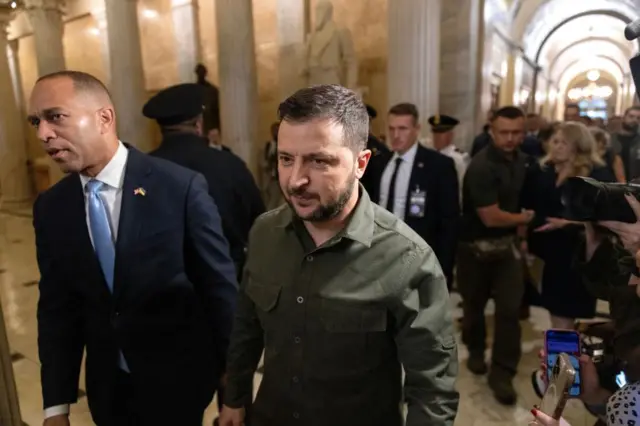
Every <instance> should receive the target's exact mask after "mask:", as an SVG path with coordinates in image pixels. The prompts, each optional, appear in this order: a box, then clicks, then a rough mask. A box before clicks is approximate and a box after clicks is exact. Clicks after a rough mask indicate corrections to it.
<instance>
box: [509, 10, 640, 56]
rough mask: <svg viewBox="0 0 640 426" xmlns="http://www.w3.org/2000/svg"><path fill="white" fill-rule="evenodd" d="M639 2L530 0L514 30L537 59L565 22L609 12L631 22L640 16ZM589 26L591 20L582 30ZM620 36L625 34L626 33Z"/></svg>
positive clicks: (521, 12) (516, 20)
mask: <svg viewBox="0 0 640 426" xmlns="http://www.w3.org/2000/svg"><path fill="white" fill-rule="evenodd" d="M638 3H640V2H638V1H637V0H526V1H523V2H522V4H521V6H520V7H519V10H518V13H517V15H516V16H515V20H514V22H513V26H512V31H511V34H512V37H513V39H514V40H517V41H519V42H520V43H522V45H523V47H524V51H525V55H526V56H527V57H529V58H532V59H533V58H535V57H536V56H537V53H538V50H539V49H540V47H541V46H542V45H543V44H545V43H544V42H545V39H546V38H547V37H548V36H549V34H550V33H552V32H554V30H556V29H558V30H559V29H560V28H561V27H562V26H564V25H563V24H565V25H566V24H568V23H570V22H573V21H575V20H577V19H582V18H586V17H589V16H598V17H604V16H607V15H609V16H610V17H615V18H617V19H618V20H620V21H623V22H625V21H626V22H630V21H632V20H634V19H638V18H639V17H640V15H639V13H638V12H639V11H640V7H639V4H638ZM597 26H598V25H595V26H594V29H595V27H597ZM588 28H589V26H588V24H587V26H586V27H585V26H582V27H581V28H580V29H579V30H578V34H580V33H585V30H587V29H588ZM552 37H553V36H552ZM620 37H624V36H623V34H622V33H621V34H620Z"/></svg>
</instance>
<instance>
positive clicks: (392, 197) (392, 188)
mask: <svg viewBox="0 0 640 426" xmlns="http://www.w3.org/2000/svg"><path fill="white" fill-rule="evenodd" d="M400 163H402V158H396V167H395V168H394V169H393V174H392V175H391V183H389V195H388V196H387V210H389V211H390V212H391V213H393V205H394V204H395V201H396V178H397V177H398V169H400Z"/></svg>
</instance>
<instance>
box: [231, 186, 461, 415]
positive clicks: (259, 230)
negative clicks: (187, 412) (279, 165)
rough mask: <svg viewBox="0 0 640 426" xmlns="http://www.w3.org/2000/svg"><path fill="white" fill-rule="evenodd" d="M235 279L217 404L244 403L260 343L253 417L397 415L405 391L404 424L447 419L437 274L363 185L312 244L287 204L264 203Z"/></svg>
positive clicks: (446, 358) (453, 354) (448, 374)
mask: <svg viewBox="0 0 640 426" xmlns="http://www.w3.org/2000/svg"><path fill="white" fill-rule="evenodd" d="M241 287H242V288H241V294H240V297H239V303H238V310H237V314H236V321H235V326H234V331H233V333H232V336H231V344H230V349H229V354H228V366H227V373H228V383H227V388H226V390H225V404H226V405H228V406H230V407H241V406H244V405H247V404H250V401H251V383H252V381H253V375H254V372H255V370H256V367H257V364H258V362H259V359H260V356H261V354H262V351H263V349H264V350H265V359H264V364H265V367H264V376H263V380H262V383H261V386H260V390H259V392H258V395H257V397H256V400H255V402H254V403H253V406H252V412H251V423H252V426H288V425H304V426H316V425H317V426H326V425H332V426H359V425H361V426H400V425H402V424H403V418H402V405H403V404H402V403H403V400H404V401H406V402H407V403H408V414H407V419H406V424H407V426H423V425H430V426H440V425H443V426H444V425H453V422H454V419H455V415H456V412H457V407H458V399H459V395H458V392H457V391H456V390H455V388H454V382H455V378H456V375H457V372H458V361H457V348H456V341H455V338H454V329H453V323H452V318H451V310H450V306H449V294H448V292H447V285H446V280H445V277H444V275H443V273H442V270H441V269H440V266H439V264H438V261H437V259H436V256H435V255H434V253H433V251H432V250H431V248H430V247H429V246H428V245H427V244H426V243H425V242H424V241H423V240H422V238H420V237H419V236H418V235H417V234H416V233H415V232H413V231H412V230H411V229H410V228H409V227H408V226H407V225H405V224H404V222H403V221H401V220H399V219H397V218H396V217H395V216H394V215H392V214H391V213H389V212H388V211H386V210H384V209H383V208H381V207H379V206H377V205H375V204H374V203H372V202H371V200H370V198H369V195H368V194H367V193H366V191H365V190H364V188H362V186H361V187H360V200H359V202H358V205H357V207H356V209H355V211H354V213H353V214H352V217H351V219H350V220H349V223H348V225H347V226H346V228H345V229H344V230H343V231H342V232H341V233H339V234H338V235H337V236H336V237H334V238H333V239H331V240H329V241H328V242H327V243H325V244H323V245H322V246H320V247H315V244H314V242H313V240H312V239H311V237H310V235H309V234H308V232H307V231H306V228H305V226H304V224H303V223H302V221H300V220H299V219H297V218H295V217H294V215H293V213H292V211H291V210H290V208H289V207H288V206H282V207H280V208H279V209H276V210H273V211H271V212H268V213H265V214H264V215H262V216H261V217H260V218H259V219H258V220H257V221H256V223H255V225H254V227H253V229H252V231H251V235H250V239H249V253H248V261H247V265H246V267H245V272H244V278H243V282H242V285H241ZM402 367H404V371H405V373H406V378H405V381H404V395H403V384H402Z"/></svg>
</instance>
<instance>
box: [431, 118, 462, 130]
mask: <svg viewBox="0 0 640 426" xmlns="http://www.w3.org/2000/svg"><path fill="white" fill-rule="evenodd" d="M459 123H460V121H459V120H458V119H456V118H453V117H449V116H448V115H444V114H436V115H432V116H431V117H429V125H431V131H432V132H433V133H444V132H448V131H450V130H453V128H454V127H456V126H457V125H458V124H459Z"/></svg>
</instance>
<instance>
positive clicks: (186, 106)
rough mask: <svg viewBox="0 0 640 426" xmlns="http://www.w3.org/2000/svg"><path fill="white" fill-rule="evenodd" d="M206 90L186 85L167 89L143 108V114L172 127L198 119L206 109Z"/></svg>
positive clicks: (193, 85)
mask: <svg viewBox="0 0 640 426" xmlns="http://www.w3.org/2000/svg"><path fill="white" fill-rule="evenodd" d="M204 102H205V93H204V88H203V87H202V86H200V85H199V84H195V83H185V84H178V85H176V86H171V87H167V88H166V89H163V90H161V91H160V92H158V93H157V94H156V95H155V96H153V97H152V98H151V99H149V101H148V102H147V103H146V104H145V106H144V107H143V108H142V114H143V115H144V116H145V117H147V118H151V119H153V120H156V121H157V122H158V124H160V125H161V126H172V125H176V124H180V123H184V122H185V121H188V120H191V119H193V118H196V117H197V116H198V115H200V114H202V111H203V109H204Z"/></svg>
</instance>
